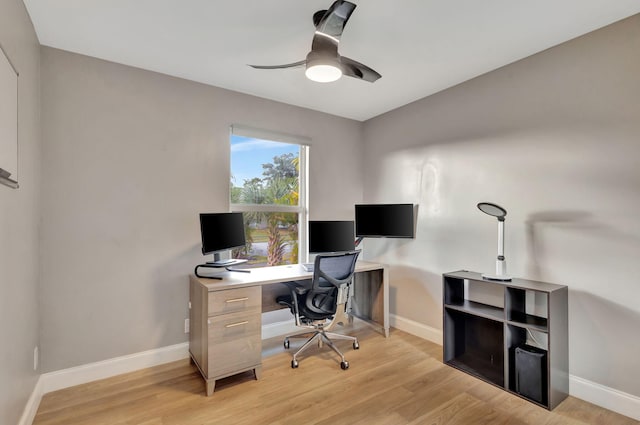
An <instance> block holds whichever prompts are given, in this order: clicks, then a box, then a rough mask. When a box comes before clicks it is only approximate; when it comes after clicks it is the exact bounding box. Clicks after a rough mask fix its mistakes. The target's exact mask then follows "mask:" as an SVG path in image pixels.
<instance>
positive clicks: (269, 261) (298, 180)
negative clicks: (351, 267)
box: [229, 126, 308, 266]
mask: <svg viewBox="0 0 640 425" xmlns="http://www.w3.org/2000/svg"><path fill="white" fill-rule="evenodd" d="M230 143H231V158H230V159H231V161H230V163H231V182H230V191H229V193H230V198H231V199H230V201H231V211H234V212H242V213H244V217H245V234H246V239H247V245H246V246H245V247H244V248H243V249H238V250H234V252H233V257H234V258H246V259H247V260H249V264H250V265H254V266H258V265H259V266H265V265H267V266H275V265H280V264H292V263H298V262H302V256H301V255H302V253H303V251H305V248H304V247H306V228H307V208H306V205H307V203H306V199H307V196H306V191H307V190H306V187H307V186H306V170H307V150H308V147H307V146H306V145H305V144H304V143H305V139H303V138H297V137H292V136H288V135H284V134H277V133H270V132H266V131H260V130H253V129H248V128H244V127H238V126H233V127H232V130H231V141H230ZM301 247H303V248H302V249H301Z"/></svg>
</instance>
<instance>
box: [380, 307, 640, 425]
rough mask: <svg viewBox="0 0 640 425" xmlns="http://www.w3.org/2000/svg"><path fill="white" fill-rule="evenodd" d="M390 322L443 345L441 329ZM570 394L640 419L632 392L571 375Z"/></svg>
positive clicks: (397, 319)
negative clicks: (628, 392)
mask: <svg viewBox="0 0 640 425" xmlns="http://www.w3.org/2000/svg"><path fill="white" fill-rule="evenodd" d="M389 322H390V325H391V326H393V327H394V328H397V329H400V330H401V331H404V332H407V333H410V334H412V335H415V336H417V337H420V338H423V339H426V340H428V341H431V342H434V343H436V344H439V345H442V330H441V329H436V328H432V327H431V326H427V325H424V324H422V323H418V322H416V321H414V320H411V319H407V318H404V317H402V316H397V315H395V314H390V315H389ZM569 394H571V396H573V397H576V398H579V399H581V400H584V401H588V402H589V403H593V404H595V405H597V406H600V407H603V408H605V409H609V410H611V411H613V412H616V413H619V414H621V415H624V416H628V417H630V418H633V419H636V420H640V397H636V396H634V395H632V394H627V393H625V392H622V391H618V390H616V389H614V388H610V387H606V386H604V385H600V384H598V383H595V382H591V381H588V380H586V379H583V378H579V377H577V376H574V375H569Z"/></svg>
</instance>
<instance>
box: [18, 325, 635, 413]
mask: <svg viewBox="0 0 640 425" xmlns="http://www.w3.org/2000/svg"><path fill="white" fill-rule="evenodd" d="M389 319H390V325H391V326H392V327H394V328H396V329H399V330H401V331H404V332H407V333H410V334H412V335H415V336H417V337H419V338H423V339H426V340H428V341H431V342H434V343H436V344H438V345H442V331H441V330H439V329H436V328H432V327H430V326H427V325H424V324H422V323H419V322H416V321H414V320H411V319H407V318H404V317H402V316H398V315H395V314H390V315H389ZM296 329H298V328H296V327H295V325H294V324H293V323H292V321H290V320H287V321H282V322H276V323H271V324H268V325H264V326H263V327H262V338H263V339H267V338H272V337H274V336H280V335H284V334H287V333H292V331H295V330H296ZM188 357H189V343H187V342H184V343H181V344H176V345H170V346H168V347H162V348H158V349H154V350H148V351H143V352H141V353H135V354H131V355H128V356H122V357H116V358H113V359H109V360H104V361H100V362H95V363H89V364H86V365H82V366H77V367H72V368H69V369H63V370H59V371H56V372H49V373H44V374H42V375H41V376H40V378H39V379H38V381H37V383H36V386H35V388H34V390H33V392H32V394H31V397H29V400H28V401H27V404H26V406H25V409H24V412H23V414H22V418H21V419H20V422H19V423H18V425H31V423H32V422H33V419H34V418H35V416H36V412H37V411H38V406H39V405H40V401H41V400H42V396H43V395H44V394H47V393H49V392H52V391H57V390H61V389H64V388H68V387H72V386H74V385H79V384H85V383H88V382H92V381H96V380H99V379H105V378H110V377H112V376H116V375H120V374H123V373H128V372H133V371H136V370H139V369H144V368H148V367H152V366H158V365H161V364H164V363H169V362H173V361H177V360H182V359H186V358H188ZM569 393H570V394H571V395H572V396H573V397H576V398H580V399H582V400H585V401H588V402H589V403H593V404H596V405H598V406H601V407H604V408H605V409H609V410H612V411H614V412H617V413H620V414H621V415H625V416H628V417H631V418H633V419H636V420H640V397H636V396H634V395H631V394H627V393H624V392H622V391H618V390H616V389H613V388H609V387H606V386H604V385H600V384H597V383H595V382H591V381H588V380H586V379H583V378H579V377H577V376H573V375H570V376H569Z"/></svg>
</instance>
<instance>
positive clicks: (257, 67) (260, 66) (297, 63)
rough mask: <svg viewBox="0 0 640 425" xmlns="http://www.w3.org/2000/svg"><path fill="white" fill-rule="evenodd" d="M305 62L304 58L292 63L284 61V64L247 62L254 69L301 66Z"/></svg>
mask: <svg viewBox="0 0 640 425" xmlns="http://www.w3.org/2000/svg"><path fill="white" fill-rule="evenodd" d="M306 63H307V60H306V59H305V60H301V61H298V62H294V63H286V64H284V65H251V64H249V66H250V67H251V68H255V69H282V68H296V67H298V66H303V65H305V64H306Z"/></svg>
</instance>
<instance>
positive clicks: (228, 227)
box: [200, 213, 246, 261]
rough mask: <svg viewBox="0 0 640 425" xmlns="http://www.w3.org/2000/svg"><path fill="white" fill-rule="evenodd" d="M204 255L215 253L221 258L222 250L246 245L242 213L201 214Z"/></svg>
mask: <svg viewBox="0 0 640 425" xmlns="http://www.w3.org/2000/svg"><path fill="white" fill-rule="evenodd" d="M200 234H201V236H202V255H208V254H213V255H214V261H219V260H220V251H226V250H230V249H234V248H241V247H243V246H245V244H246V240H245V235H244V218H243V217H242V213H203V214H200Z"/></svg>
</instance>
